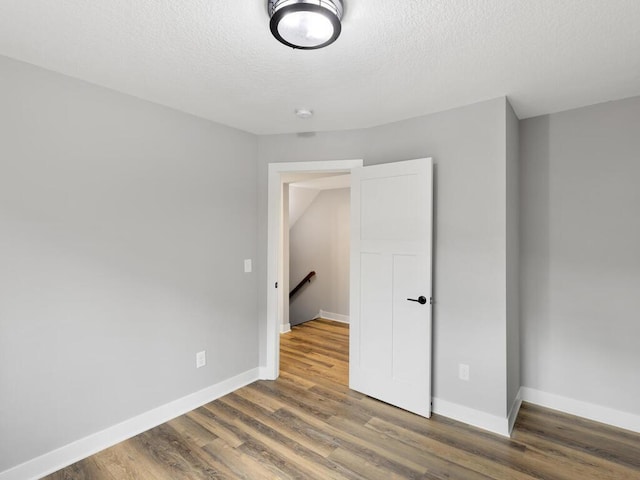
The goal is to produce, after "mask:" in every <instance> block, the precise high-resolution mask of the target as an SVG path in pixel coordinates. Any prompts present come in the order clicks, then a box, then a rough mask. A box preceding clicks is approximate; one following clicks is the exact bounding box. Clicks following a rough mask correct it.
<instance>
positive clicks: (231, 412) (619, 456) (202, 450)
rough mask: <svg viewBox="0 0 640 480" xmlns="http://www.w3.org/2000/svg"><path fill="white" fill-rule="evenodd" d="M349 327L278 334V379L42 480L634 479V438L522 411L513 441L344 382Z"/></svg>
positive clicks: (637, 443)
mask: <svg viewBox="0 0 640 480" xmlns="http://www.w3.org/2000/svg"><path fill="white" fill-rule="evenodd" d="M347 378H348V326H346V325H343V324H338V323H334V322H330V321H326V320H316V321H312V322H308V323H306V324H303V325H301V326H299V327H294V328H293V331H292V332H291V333H289V334H286V335H283V336H282V337H281V374H280V378H279V379H278V380H277V381H273V382H271V381H258V382H255V383H253V384H251V385H249V386H247V387H245V388H243V389H241V390H238V391H236V392H234V393H231V394H229V395H227V396H225V397H223V398H221V399H219V400H216V401H214V402H211V403H209V404H207V405H205V406H204V407H201V408H198V409H197V410H194V411H192V412H190V413H188V414H186V415H183V416H181V417H179V418H176V419H175V420H172V421H170V422H168V423H165V424H163V425H160V426H159V427H156V428H153V429H151V430H149V431H147V432H145V433H143V434H140V435H138V436H136V437H134V438H132V439H130V440H128V441H126V442H123V443H120V444H118V445H116V446H114V447H112V448H109V449H107V450H105V451H103V452H100V453H98V454H96V455H94V456H92V457H89V458H87V459H85V460H83V461H81V462H78V463H76V464H74V465H72V466H70V467H68V468H65V469H63V470H61V471H59V472H57V473H55V474H53V475H50V476H48V477H46V478H47V479H48V480H62V479H74V480H82V479H91V480H120V479H142V480H146V479H172V480H173V479H176V480H182V479H184V480H187V479H189V480H191V479H194V480H195V479H250V480H261V479H361V480H364V479H366V480H373V479H384V480H389V479H405V478H409V479H462V480H467V479H469V480H475V479H485V480H486V479H508V480H512V479H566V480H569V479H581V480H590V479H598V480H614V479H615V480H622V479H636V480H637V479H640V435H637V434H633V433H630V432H627V431H624V430H619V429H615V428H611V427H607V426H604V425H601V424H597V423H594V422H590V421H587V420H583V419H579V418H576V417H571V416H568V415H564V414H561V413H558V412H555V411H552V410H547V409H544V408H540V407H536V406H533V405H528V404H524V405H523V407H522V410H521V412H520V416H519V417H518V421H517V422H516V427H515V430H514V434H513V438H511V439H507V438H503V437H500V436H497V435H493V434H490V433H487V432H484V431H481V430H478V429H475V428H472V427H468V426H466V425H464V424H461V423H458V422H455V421H452V420H449V419H447V418H444V417H440V416H437V415H434V416H433V417H432V418H431V419H429V420H427V419H423V418H420V417H417V416H415V415H412V414H410V413H407V412H404V411H402V410H399V409H397V408H394V407H391V406H389V405H387V404H384V403H381V402H378V401H376V400H373V399H371V398H368V397H366V396H364V395H361V394H359V393H357V392H353V391H351V390H349V389H348V387H347Z"/></svg>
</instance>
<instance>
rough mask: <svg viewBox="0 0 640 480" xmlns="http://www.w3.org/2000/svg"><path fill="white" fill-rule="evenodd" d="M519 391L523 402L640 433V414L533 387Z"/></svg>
mask: <svg viewBox="0 0 640 480" xmlns="http://www.w3.org/2000/svg"><path fill="white" fill-rule="evenodd" d="M520 393H521V396H522V400H523V401H525V402H529V403H534V404H536V405H540V406H541V407H547V408H552V409H553V410H558V411H560V412H564V413H568V414H570V415H576V416H578V417H583V418H587V419H589V420H593V421H595V422H600V423H606V424H608V425H612V426H614V427H619V428H624V429H625V430H631V431H632V432H637V433H640V415H635V414H633V413H628V412H622V411H620V410H614V409H613V408H609V407H603V406H602V405H595V404H593V403H587V402H583V401H581V400H575V399H573V398H568V397H563V396H560V395H555V394H553V393H547V392H543V391H541V390H536V389H535V388H529V387H522V388H521V389H520Z"/></svg>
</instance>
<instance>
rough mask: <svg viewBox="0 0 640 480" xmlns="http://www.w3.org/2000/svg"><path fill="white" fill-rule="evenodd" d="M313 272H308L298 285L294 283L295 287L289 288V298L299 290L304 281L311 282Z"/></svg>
mask: <svg viewBox="0 0 640 480" xmlns="http://www.w3.org/2000/svg"><path fill="white" fill-rule="evenodd" d="M315 274H316V272H309V273H308V274H307V276H306V277H304V278H303V279H302V281H301V282H300V283H299V284H298V285H296V288H294V289H293V290H291V293H289V298H291V297H293V296H294V295H295V294H296V293H298V290H300V289H301V288H302V286H303V285H304V284H305V283H307V282H311V279H312V278H313V277H314V276H315Z"/></svg>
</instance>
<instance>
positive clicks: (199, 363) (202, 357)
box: [196, 350, 207, 368]
mask: <svg viewBox="0 0 640 480" xmlns="http://www.w3.org/2000/svg"><path fill="white" fill-rule="evenodd" d="M206 364H207V352H206V351H204V350H203V351H202V352H198V353H196V368H200V367H204V366H205V365H206Z"/></svg>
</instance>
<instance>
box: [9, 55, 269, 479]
mask: <svg viewBox="0 0 640 480" xmlns="http://www.w3.org/2000/svg"><path fill="white" fill-rule="evenodd" d="M0 135H1V140H0V292H2V293H1V294H0V389H1V391H0V471H3V470H5V469H7V468H9V467H11V466H14V465H16V464H19V463H21V462H23V461H26V460H29V459H32V458H34V457H36V456H38V455H41V454H44V453H46V452H49V451H51V450H53V449H55V448H57V447H61V446H63V445H65V444H67V443H69V442H71V441H73V440H77V439H79V438H82V437H84V436H86V435H88V434H90V433H94V432H97V431H99V430H101V429H103V428H106V427H109V426H112V425H114V424H116V423H118V422H120V421H123V420H125V419H128V418H130V417H133V416H135V415H137V414H140V413H143V412H146V411H148V410H150V409H151V408H153V407H157V406H159V405H163V404H165V403H167V402H170V401H172V400H175V399H177V398H180V397H183V396H185V395H187V394H190V393H192V392H195V391H198V390H200V389H202V388H205V387H207V386H210V385H212V384H215V383H217V382H219V381H221V380H224V379H227V378H229V377H231V376H233V375H236V374H239V373H241V372H244V371H247V370H249V369H251V368H255V367H257V365H258V343H257V342H258V339H257V335H256V331H257V320H256V319H257V301H254V299H256V295H257V278H256V275H255V274H245V273H243V259H245V258H255V256H256V250H257V249H256V235H257V232H256V225H257V213H256V211H257V197H256V184H257V172H256V157H257V139H256V137H255V136H253V135H249V134H246V133H242V132H240V131H237V130H233V129H230V128H226V127H222V126H219V125H215V124H213V123H210V122H207V121H203V120H200V119H197V118H195V117H192V116H189V115H185V114H181V113H178V112H175V111H172V110H169V109H166V108H163V107H160V106H156V105H153V104H151V103H147V102H143V101H140V100H137V99H135V98H132V97H129V96H125V95H121V94H118V93H114V92H112V91H109V90H106V89H102V88H98V87H95V86H91V85H89V84H86V83H83V82H80V81H76V80H73V79H70V78H67V77H64V76H61V75H57V74H54V73H50V72H47V71H45V70H41V69H38V68H35V67H32V66H29V65H27V64H23V63H19V62H15V61H12V60H9V59H7V58H4V57H0ZM200 350H206V351H207V355H208V364H207V366H206V367H205V368H202V369H199V370H196V369H195V353H196V352H197V351H200Z"/></svg>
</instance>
